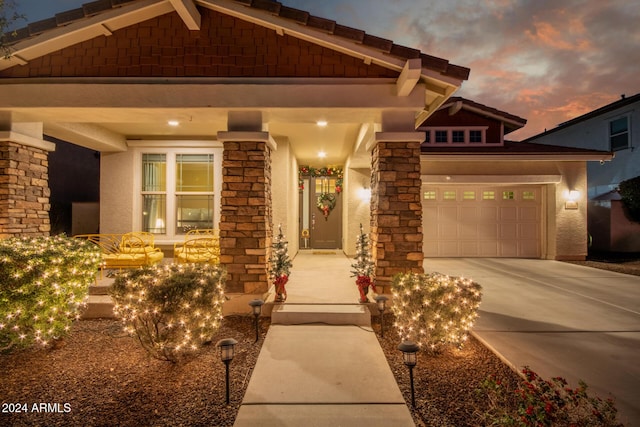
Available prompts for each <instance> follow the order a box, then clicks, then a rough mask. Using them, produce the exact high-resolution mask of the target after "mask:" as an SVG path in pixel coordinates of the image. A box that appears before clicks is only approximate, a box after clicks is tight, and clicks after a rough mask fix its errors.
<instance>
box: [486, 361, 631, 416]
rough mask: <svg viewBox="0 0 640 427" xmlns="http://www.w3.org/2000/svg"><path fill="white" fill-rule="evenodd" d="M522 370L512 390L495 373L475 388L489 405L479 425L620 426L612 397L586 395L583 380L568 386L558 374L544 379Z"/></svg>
mask: <svg viewBox="0 0 640 427" xmlns="http://www.w3.org/2000/svg"><path fill="white" fill-rule="evenodd" d="M522 373H523V374H524V377H525V379H524V380H523V381H521V382H520V384H519V385H518V388H517V389H515V390H513V389H510V388H509V387H507V386H506V385H505V384H504V383H502V382H501V381H500V380H498V379H496V378H494V377H491V378H487V379H486V380H485V381H484V383H483V384H482V389H480V390H478V392H479V393H480V394H481V396H482V397H483V398H484V399H483V400H484V401H485V402H487V405H488V408H487V410H486V411H485V412H484V413H482V414H479V415H480V418H482V421H483V422H482V425H500V426H536V427H537V426H585V427H586V426H593V427H596V426H597V427H618V426H622V423H620V422H619V421H618V420H617V417H618V415H617V414H618V410H617V409H616V407H615V404H614V402H613V400H612V399H606V400H604V399H602V398H600V397H597V396H589V394H588V393H587V388H588V387H587V384H586V383H585V382H584V381H580V384H579V386H578V387H576V388H570V387H568V383H567V381H566V380H565V379H564V378H561V377H554V378H552V379H551V380H545V379H543V378H541V377H540V376H539V375H538V374H536V373H535V372H534V371H532V370H531V369H529V368H526V367H525V368H524V369H523V370H522Z"/></svg>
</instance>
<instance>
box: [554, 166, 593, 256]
mask: <svg viewBox="0 0 640 427" xmlns="http://www.w3.org/2000/svg"><path fill="white" fill-rule="evenodd" d="M558 170H559V171H560V173H561V175H562V182H560V183H559V184H558V185H556V187H555V194H549V197H548V201H549V205H552V204H553V203H554V202H555V227H554V228H551V229H548V232H549V234H553V233H554V232H555V234H556V236H555V237H556V238H555V241H556V242H555V247H553V246H551V247H549V249H550V252H551V253H550V254H549V255H550V256H549V258H552V259H584V258H585V257H586V255H587V243H588V233H587V170H586V166H585V164H584V162H558ZM571 190H575V191H578V192H580V197H579V199H578V201H577V204H578V209H567V205H566V203H567V198H568V193H569V191H571ZM550 193H554V192H550ZM554 199H555V200H554ZM553 251H555V252H553Z"/></svg>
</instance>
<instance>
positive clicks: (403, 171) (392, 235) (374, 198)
mask: <svg viewBox="0 0 640 427" xmlns="http://www.w3.org/2000/svg"><path fill="white" fill-rule="evenodd" d="M423 140H424V133H420V132H378V133H376V143H375V146H374V147H373V151H372V157H371V243H372V256H373V259H374V262H375V265H376V270H375V271H376V286H377V287H378V292H379V293H387V294H388V293H390V284H391V280H392V278H393V276H394V275H395V274H397V273H402V272H414V273H422V272H424V270H423V267H422V263H423V260H424V255H423V253H422V204H421V199H420V190H421V185H422V183H421V179H420V143H421V142H422V141H423Z"/></svg>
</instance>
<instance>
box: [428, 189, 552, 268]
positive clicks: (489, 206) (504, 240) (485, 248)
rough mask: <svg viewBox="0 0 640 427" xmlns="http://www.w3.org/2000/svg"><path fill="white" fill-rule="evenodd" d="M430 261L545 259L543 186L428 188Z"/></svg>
mask: <svg viewBox="0 0 640 427" xmlns="http://www.w3.org/2000/svg"><path fill="white" fill-rule="evenodd" d="M422 193H423V199H422V209H423V231H424V254H425V256H426V257H515V258H540V256H541V235H542V232H541V230H542V197H541V196H542V187H541V186H539V185H522V186H513V187H509V186H491V187H488V186H479V185H467V186H451V185H434V186H429V185H423V186H422Z"/></svg>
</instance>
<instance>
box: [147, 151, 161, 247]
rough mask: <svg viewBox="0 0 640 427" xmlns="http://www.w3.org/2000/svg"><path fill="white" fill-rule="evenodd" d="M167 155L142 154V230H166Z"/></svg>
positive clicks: (155, 231)
mask: <svg viewBox="0 0 640 427" xmlns="http://www.w3.org/2000/svg"><path fill="white" fill-rule="evenodd" d="M166 224H167V155H166V154H143V155H142V230H143V231H148V232H150V233H156V234H164V233H166V232H167V229H166Z"/></svg>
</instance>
